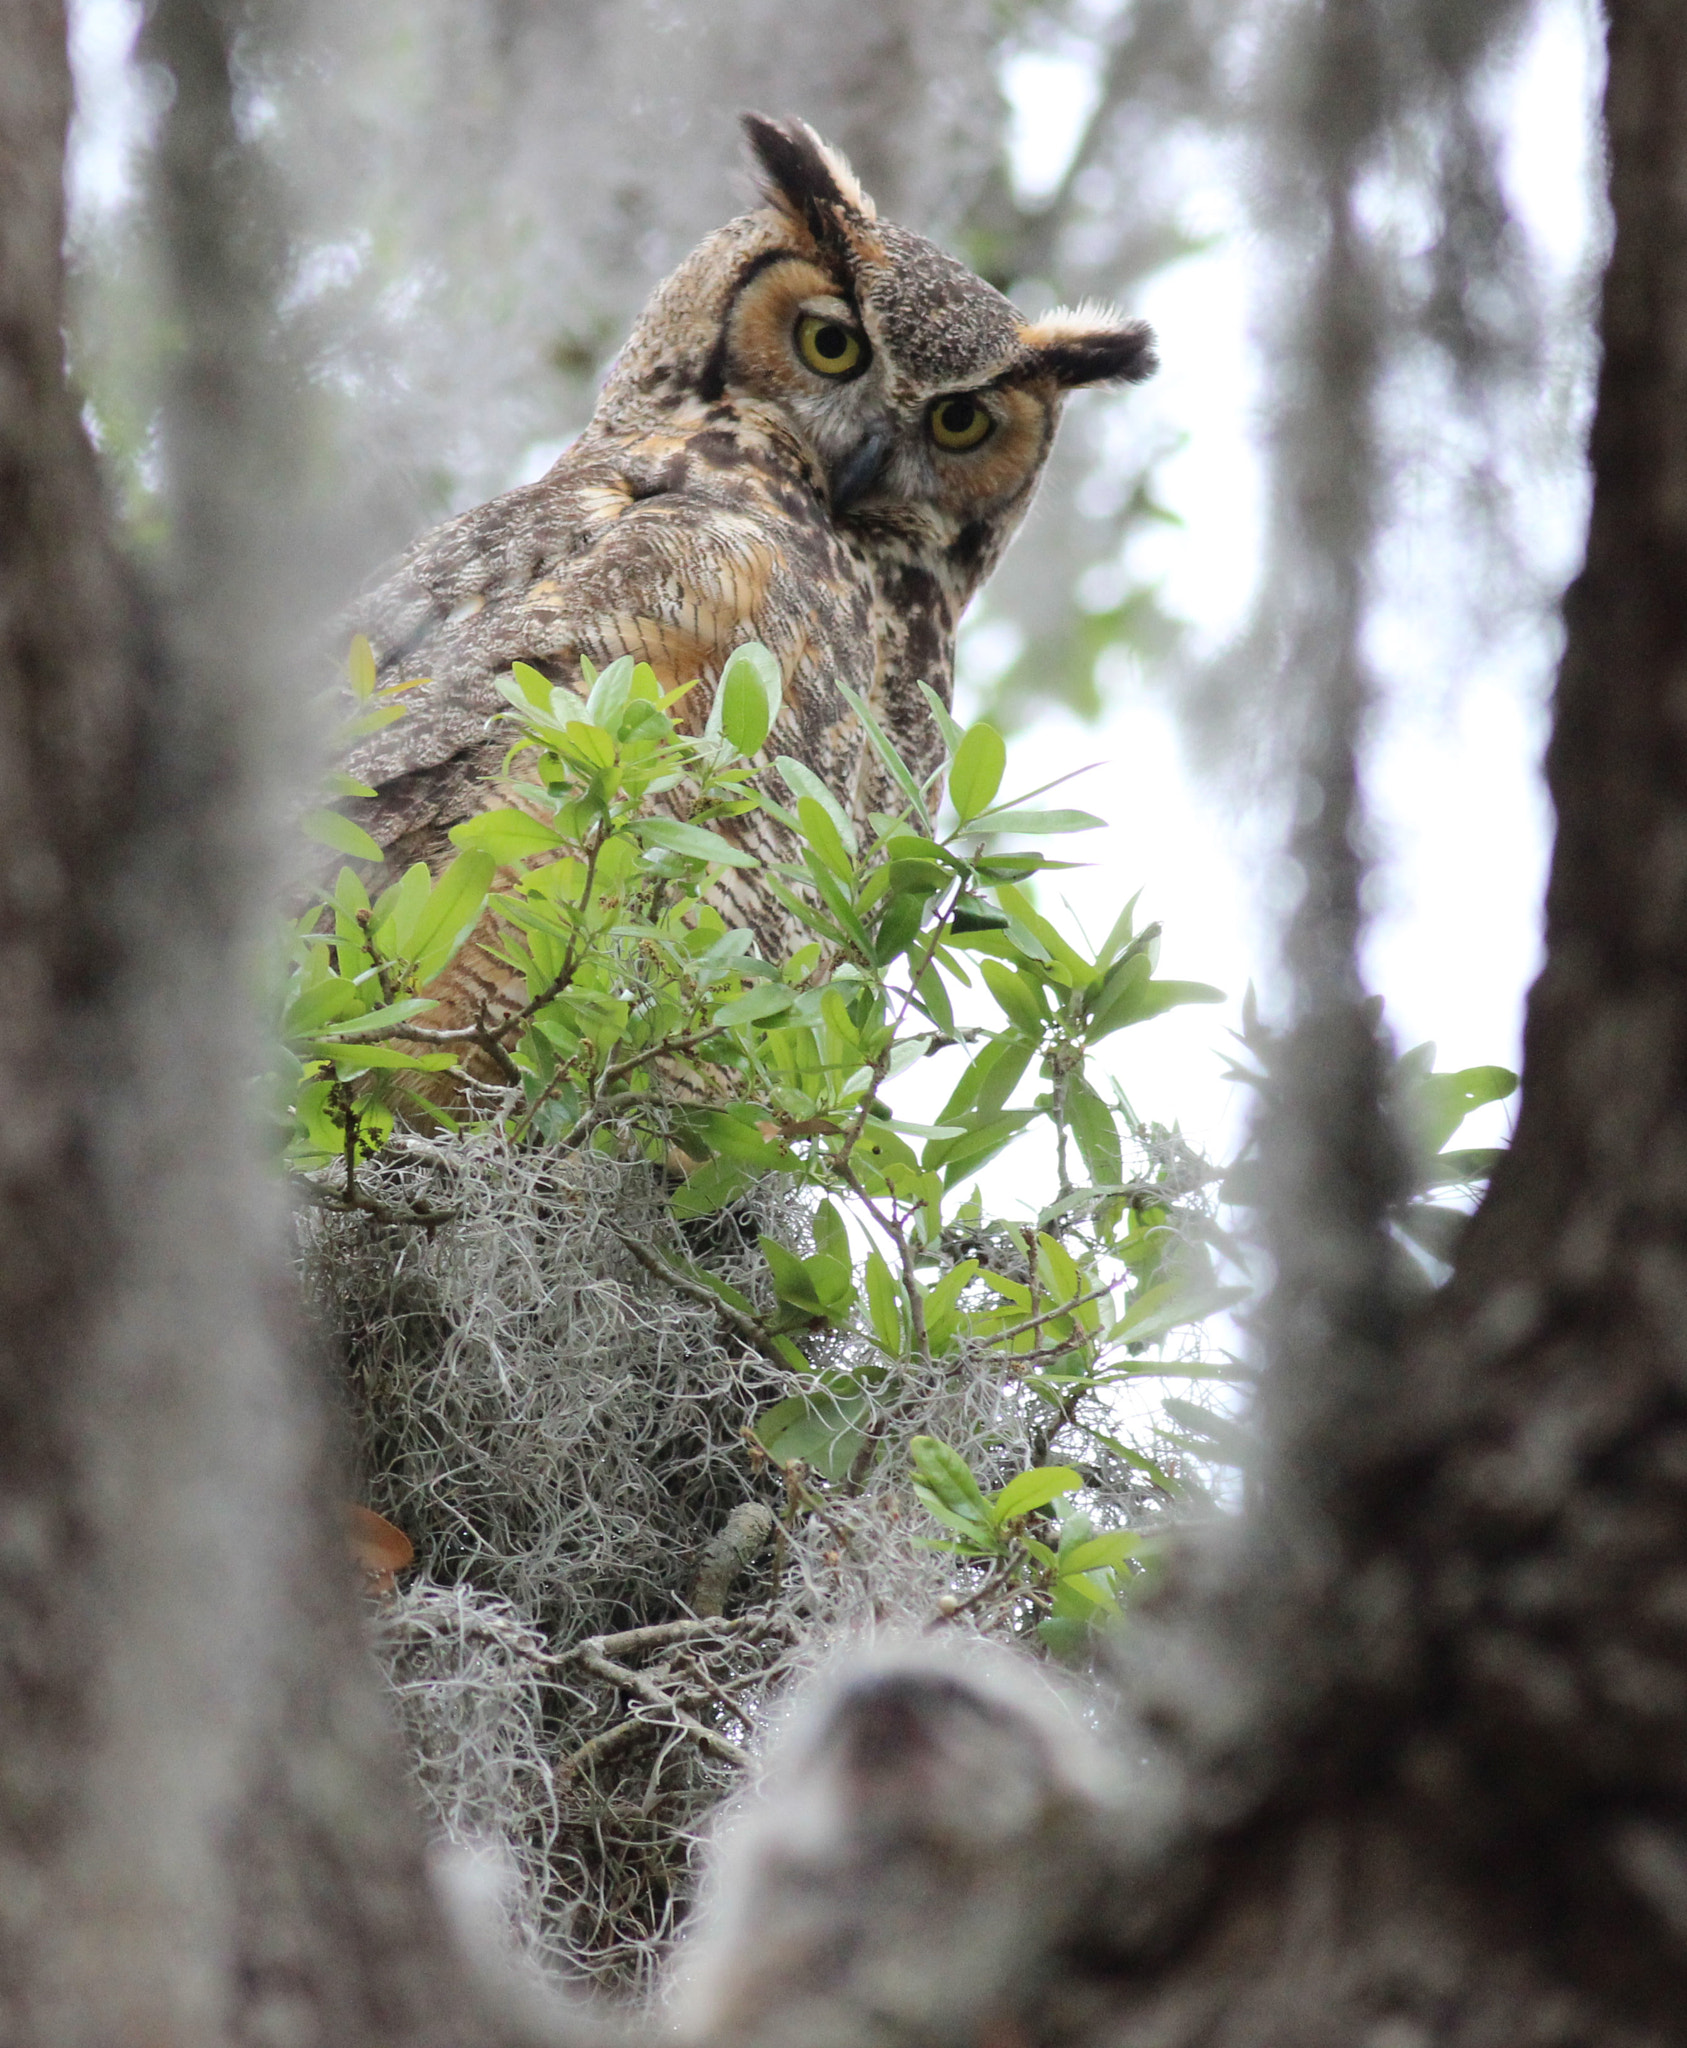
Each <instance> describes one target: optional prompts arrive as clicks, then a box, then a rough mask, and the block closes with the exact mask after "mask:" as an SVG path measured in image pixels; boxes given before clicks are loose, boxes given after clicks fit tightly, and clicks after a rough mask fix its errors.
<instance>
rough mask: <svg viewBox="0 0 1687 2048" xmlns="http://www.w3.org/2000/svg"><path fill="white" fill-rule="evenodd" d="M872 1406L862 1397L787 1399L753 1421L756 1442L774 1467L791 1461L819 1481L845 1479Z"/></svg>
mask: <svg viewBox="0 0 1687 2048" xmlns="http://www.w3.org/2000/svg"><path fill="white" fill-rule="evenodd" d="M871 1419H872V1404H871V1403H870V1402H869V1401H868V1399H867V1396H866V1395H865V1394H844V1393H836V1394H834V1393H812V1394H793V1395H791V1397H790V1398H789V1399H788V1400H784V1401H776V1402H775V1403H774V1404H773V1406H772V1407H771V1408H764V1409H763V1410H762V1412H761V1414H760V1415H759V1416H758V1417H757V1418H756V1437H757V1439H758V1441H759V1442H760V1444H761V1446H762V1448H763V1450H765V1451H766V1452H767V1454H768V1456H769V1457H770V1458H771V1459H773V1461H774V1462H775V1464H779V1465H787V1464H789V1463H790V1462H791V1460H792V1459H793V1458H800V1459H801V1460H802V1461H803V1463H804V1464H805V1465H807V1466H809V1467H811V1468H812V1469H813V1470H814V1471H815V1472H817V1473H818V1474H819V1475H820V1477H821V1478H822V1479H831V1480H842V1479H847V1478H848V1477H849V1475H850V1472H851V1470H852V1469H853V1468H854V1465H855V1461H856V1459H857V1458H858V1457H859V1456H860V1455H861V1453H862V1451H863V1450H864V1449H865V1448H866V1445H867V1442H868V1437H867V1425H868V1423H869V1422H870V1421H871Z"/></svg>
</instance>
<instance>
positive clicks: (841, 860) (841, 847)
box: [797, 796, 855, 883]
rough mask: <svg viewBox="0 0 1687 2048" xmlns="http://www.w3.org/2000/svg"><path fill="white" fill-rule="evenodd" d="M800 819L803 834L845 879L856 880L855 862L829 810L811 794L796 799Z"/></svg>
mask: <svg viewBox="0 0 1687 2048" xmlns="http://www.w3.org/2000/svg"><path fill="white" fill-rule="evenodd" d="M797 821H798V823H799V825H800V826H801V828H802V836H803V837H804V839H806V840H807V841H808V843H809V845H810V846H811V847H813V849H814V851H815V852H816V853H817V854H818V855H819V856H820V858H821V860H823V861H824V862H825V864H826V866H827V867H828V868H830V869H831V871H832V873H833V874H834V875H836V876H837V877H838V879H839V880H840V881H842V882H849V883H853V882H854V880H855V863H854V862H853V861H852V860H851V858H850V855H849V849H848V847H847V846H846V844H845V842H844V839H843V836H842V834H841V833H840V832H839V831H838V828H837V823H836V821H835V820H834V818H833V816H832V814H831V812H830V811H828V810H827V809H826V808H825V807H824V806H823V805H821V804H819V803H817V802H816V801H815V800H814V798H813V797H811V796H801V797H798V799H797Z"/></svg>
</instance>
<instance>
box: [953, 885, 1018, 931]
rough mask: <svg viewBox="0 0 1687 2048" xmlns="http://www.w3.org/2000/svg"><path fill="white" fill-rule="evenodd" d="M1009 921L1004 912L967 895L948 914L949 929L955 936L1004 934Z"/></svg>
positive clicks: (993, 905) (981, 899)
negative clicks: (985, 933)
mask: <svg viewBox="0 0 1687 2048" xmlns="http://www.w3.org/2000/svg"><path fill="white" fill-rule="evenodd" d="M1009 923H1010V919H1009V917H1008V914H1007V912H1006V911H1005V910H998V909H997V908H996V906H995V904H993V903H988V902H986V901H985V899H984V898H983V897H982V896H974V895H971V894H970V893H969V894H966V895H963V896H961V897H960V898H959V899H958V900H957V901H956V904H955V907H954V909H953V910H952V911H951V912H950V914H949V929H950V930H951V931H952V932H954V933H956V934H957V935H959V934H962V933H966V932H1005V931H1006V930H1007V928H1008V925H1009Z"/></svg>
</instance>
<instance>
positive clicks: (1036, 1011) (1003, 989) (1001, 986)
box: [979, 960, 1048, 1038]
mask: <svg viewBox="0 0 1687 2048" xmlns="http://www.w3.org/2000/svg"><path fill="white" fill-rule="evenodd" d="M979 969H980V971H981V972H982V974H983V976H984V980H985V984H986V986H987V987H988V988H989V991H990V993H991V994H992V995H993V996H994V997H995V998H996V1001H997V1002H998V1003H1000V1005H1001V1006H1002V1009H1003V1011H1004V1012H1005V1014H1006V1016H1007V1018H1008V1021H1009V1022H1010V1023H1013V1024H1017V1025H1018V1027H1019V1028H1020V1030H1021V1031H1024V1032H1026V1033H1028V1034H1030V1035H1031V1036H1033V1037H1036V1038H1041V1037H1042V1034H1043V1032H1044V1030H1045V1029H1046V1027H1047V1025H1048V1012H1047V1011H1046V1010H1045V1009H1044V1007H1043V998H1042V991H1041V990H1040V989H1039V988H1038V987H1037V985H1036V983H1035V982H1033V981H1032V980H1031V979H1030V978H1029V976H1027V975H1023V974H1017V973H1015V972H1014V970H1013V969H1012V968H1011V967H1007V966H1004V965H1003V964H1002V963H1001V962H1000V961H999V960H981V961H980V962H979Z"/></svg>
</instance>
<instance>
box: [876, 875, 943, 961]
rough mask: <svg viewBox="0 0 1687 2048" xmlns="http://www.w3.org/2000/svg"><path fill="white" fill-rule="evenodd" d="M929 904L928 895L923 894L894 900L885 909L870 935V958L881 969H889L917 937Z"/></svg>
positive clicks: (897, 897) (893, 898)
mask: <svg viewBox="0 0 1687 2048" xmlns="http://www.w3.org/2000/svg"><path fill="white" fill-rule="evenodd" d="M929 900H930V898H929V895H928V894H927V893H925V892H922V893H920V894H918V895H913V894H909V895H903V896H893V897H891V899H890V901H889V902H888V903H887V904H886V905H885V908H884V915H883V916H882V917H881V918H880V919H879V922H878V925H877V927H876V929H875V930H874V933H873V958H874V960H875V961H876V962H877V963H878V965H879V966H880V967H888V966H889V965H890V963H891V962H892V961H893V960H895V959H897V958H899V957H900V956H901V955H902V954H903V953H905V952H906V951H907V950H908V948H909V947H910V946H911V945H912V944H913V943H914V941H915V939H916V938H918V937H919V932H920V926H921V925H922V924H923V923H924V922H925V911H926V904H927V902H928V901H929Z"/></svg>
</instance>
